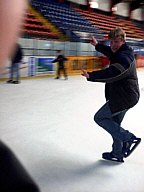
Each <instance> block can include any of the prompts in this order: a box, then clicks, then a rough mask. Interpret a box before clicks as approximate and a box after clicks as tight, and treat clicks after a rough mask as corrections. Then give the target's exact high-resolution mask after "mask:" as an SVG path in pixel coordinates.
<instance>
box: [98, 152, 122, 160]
mask: <svg viewBox="0 0 144 192" xmlns="http://www.w3.org/2000/svg"><path fill="white" fill-rule="evenodd" d="M102 158H103V159H105V160H110V161H117V162H120V163H123V162H124V160H123V158H122V157H121V158H118V157H115V156H114V155H113V154H112V152H106V153H103V154H102Z"/></svg>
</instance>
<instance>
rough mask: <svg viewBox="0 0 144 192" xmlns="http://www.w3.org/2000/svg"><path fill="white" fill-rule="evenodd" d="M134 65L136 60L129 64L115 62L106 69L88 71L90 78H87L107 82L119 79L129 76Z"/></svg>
mask: <svg viewBox="0 0 144 192" xmlns="http://www.w3.org/2000/svg"><path fill="white" fill-rule="evenodd" d="M132 65H134V61H133V62H131V63H128V64H127V65H122V64H121V63H114V64H111V65H110V66H109V68H106V69H104V70H99V71H93V72H88V74H89V78H87V80H88V81H93V82H106V83H112V82H115V81H119V80H121V79H123V78H125V77H127V75H128V74H129V71H130V69H131V67H132Z"/></svg>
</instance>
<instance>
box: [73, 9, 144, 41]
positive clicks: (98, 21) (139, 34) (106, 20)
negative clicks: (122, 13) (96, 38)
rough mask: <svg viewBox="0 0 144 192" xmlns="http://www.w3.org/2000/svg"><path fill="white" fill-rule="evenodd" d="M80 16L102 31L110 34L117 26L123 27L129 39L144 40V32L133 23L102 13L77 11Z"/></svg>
mask: <svg viewBox="0 0 144 192" xmlns="http://www.w3.org/2000/svg"><path fill="white" fill-rule="evenodd" d="M76 11H78V12H79V13H80V14H82V15H83V16H84V17H85V19H87V20H89V22H91V24H92V25H93V26H95V27H99V28H100V30H102V31H104V32H105V33H106V34H108V31H109V30H111V29H113V28H114V27H116V26H119V27H122V28H123V29H124V30H125V31H126V34H127V37H129V38H137V39H144V32H143V31H142V30H141V29H140V28H138V27H137V26H136V25H134V24H133V23H132V22H131V21H127V20H124V19H118V18H117V19H116V18H115V17H114V16H107V15H103V14H100V13H95V12H89V11H86V10H82V9H78V8H77V9H76Z"/></svg>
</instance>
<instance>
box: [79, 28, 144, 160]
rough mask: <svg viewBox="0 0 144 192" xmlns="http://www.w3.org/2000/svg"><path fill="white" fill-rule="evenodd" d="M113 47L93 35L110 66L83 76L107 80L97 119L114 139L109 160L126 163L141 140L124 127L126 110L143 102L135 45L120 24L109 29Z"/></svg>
mask: <svg viewBox="0 0 144 192" xmlns="http://www.w3.org/2000/svg"><path fill="white" fill-rule="evenodd" d="M108 37H109V40H110V46H106V45H103V44H100V43H98V41H97V40H96V39H95V38H94V37H92V38H91V44H92V45H93V46H95V49H96V50H97V51H98V52H101V53H102V54H104V55H105V56H107V57H108V58H109V60H110V65H109V67H108V68H106V69H102V70H99V71H92V72H87V71H86V70H84V69H82V75H83V76H85V77H86V78H87V80H88V81H92V82H104V83H106V84H105V97H106V103H105V104H104V105H103V106H102V107H101V108H100V109H99V110H98V112H97V113H96V114H95V116H94V120H95V122H96V123H97V124H98V125H99V126H101V127H102V128H104V129H105V130H106V131H107V132H108V133H109V134H111V136H112V139H113V144H112V151H111V152H105V153H103V154H102V157H103V158H104V159H106V160H113V161H119V162H124V160H123V158H126V157H128V156H129V155H130V154H131V152H132V151H133V150H134V149H135V148H136V147H137V145H138V144H139V143H140V141H141V139H140V138H137V137H136V136H135V135H134V134H133V133H131V132H129V131H128V130H125V129H124V128H122V127H121V123H122V120H123V118H124V116H125V114H126V112H127V111H128V110H129V109H130V108H132V107H134V106H135V105H136V104H137V103H138V101H139V96H140V93H139V85H138V78H137V73H136V66H135V58H134V53H133V50H132V48H131V47H129V46H128V45H127V43H126V42H125V38H126V34H125V32H124V31H123V30H122V28H120V27H116V28H115V29H114V30H112V31H110V32H109V36H108Z"/></svg>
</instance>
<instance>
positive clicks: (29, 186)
mask: <svg viewBox="0 0 144 192" xmlns="http://www.w3.org/2000/svg"><path fill="white" fill-rule="evenodd" d="M0 192H39V189H38V187H37V185H36V184H35V182H34V181H33V179H32V178H31V177H30V175H29V174H28V172H27V171H26V170H25V168H24V167H23V166H22V164H21V163H20V162H19V160H18V159H17V157H16V156H15V155H14V154H13V152H12V151H11V150H10V149H9V148H8V147H7V146H6V145H5V144H4V143H2V142H0Z"/></svg>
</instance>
